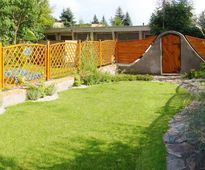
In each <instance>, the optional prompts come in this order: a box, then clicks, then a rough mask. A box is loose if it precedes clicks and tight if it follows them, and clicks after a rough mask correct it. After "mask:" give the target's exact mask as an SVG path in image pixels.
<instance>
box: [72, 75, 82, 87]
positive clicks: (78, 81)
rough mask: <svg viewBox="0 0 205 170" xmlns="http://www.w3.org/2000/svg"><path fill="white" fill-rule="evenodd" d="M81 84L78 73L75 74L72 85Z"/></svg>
mask: <svg viewBox="0 0 205 170" xmlns="http://www.w3.org/2000/svg"><path fill="white" fill-rule="evenodd" d="M81 84H82V82H81V78H80V75H75V77H74V83H73V86H80V85H81Z"/></svg>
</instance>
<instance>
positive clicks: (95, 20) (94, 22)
mask: <svg viewBox="0 0 205 170" xmlns="http://www.w3.org/2000/svg"><path fill="white" fill-rule="evenodd" d="M92 24H99V20H98V18H97V16H96V15H94V17H93V21H92Z"/></svg>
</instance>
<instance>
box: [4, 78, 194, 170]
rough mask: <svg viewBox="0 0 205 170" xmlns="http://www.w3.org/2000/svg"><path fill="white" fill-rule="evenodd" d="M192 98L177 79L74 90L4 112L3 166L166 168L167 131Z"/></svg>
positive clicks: (119, 169) (114, 169) (102, 169)
mask: <svg viewBox="0 0 205 170" xmlns="http://www.w3.org/2000/svg"><path fill="white" fill-rule="evenodd" d="M190 101H191V96H190V95H189V94H188V93H187V92H186V91H185V90H183V89H180V88H178V87H176V86H175V85H172V84H164V83H154V82H142V81H141V82H118V83H108V84H104V85H97V86H92V87H90V88H87V89H72V90H67V91H65V92H63V93H61V94H60V98H59V99H58V100H56V101H52V102H43V103H32V102H26V103H24V104H21V105H17V106H14V107H10V108H8V110H7V112H6V113H5V114H4V115H1V116H0V139H1V140H0V169H12V170H13V169H14V170H15V169H29V170H31V169H59V170H64V169H65V170H151V169H152V170H164V169H166V152H165V147H164V144H163V140H162V137H163V134H164V133H165V132H166V130H167V125H168V121H169V120H170V118H171V117H172V116H173V115H174V114H175V113H176V112H178V111H179V110H180V109H182V108H183V107H185V106H186V105H187V104H188V103H190Z"/></svg>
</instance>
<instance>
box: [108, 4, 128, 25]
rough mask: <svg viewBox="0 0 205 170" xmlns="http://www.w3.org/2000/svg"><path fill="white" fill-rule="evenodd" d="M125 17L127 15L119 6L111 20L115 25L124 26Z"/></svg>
mask: <svg viewBox="0 0 205 170" xmlns="http://www.w3.org/2000/svg"><path fill="white" fill-rule="evenodd" d="M124 18H125V16H124V14H123V11H122V8H121V7H118V8H117V10H116V13H115V17H114V19H112V20H111V24H112V25H113V26H122V25H124V23H123V20H124Z"/></svg>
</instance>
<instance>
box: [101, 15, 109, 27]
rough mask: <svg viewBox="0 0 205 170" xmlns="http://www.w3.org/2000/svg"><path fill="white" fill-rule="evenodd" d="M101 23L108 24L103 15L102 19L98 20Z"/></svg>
mask: <svg viewBox="0 0 205 170" xmlns="http://www.w3.org/2000/svg"><path fill="white" fill-rule="evenodd" d="M100 23H101V24H103V25H105V26H107V25H108V24H107V21H106V19H105V17H104V16H103V17H102V20H101V22H100Z"/></svg>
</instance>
